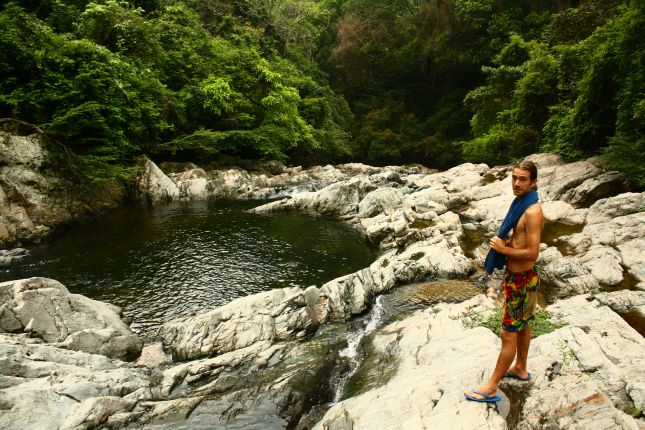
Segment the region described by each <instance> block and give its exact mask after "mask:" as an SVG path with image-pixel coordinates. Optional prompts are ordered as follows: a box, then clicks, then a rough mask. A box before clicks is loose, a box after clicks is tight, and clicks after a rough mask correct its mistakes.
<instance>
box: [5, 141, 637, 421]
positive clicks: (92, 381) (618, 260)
mask: <svg viewBox="0 0 645 430" xmlns="http://www.w3.org/2000/svg"><path fill="white" fill-rule="evenodd" d="M531 158H532V159H533V160H534V161H535V162H536V163H537V164H538V167H539V169H540V178H539V187H540V190H539V191H540V196H541V200H542V203H543V207H544V212H545V217H546V218H547V221H548V223H547V227H546V228H545V235H544V238H543V241H544V243H543V244H542V245H541V255H540V264H541V265H542V268H543V269H542V270H543V277H544V283H545V289H544V295H545V300H546V301H547V302H549V303H551V304H550V306H549V307H548V310H549V311H550V312H551V313H552V315H553V317H552V319H553V321H554V322H556V323H560V324H562V325H563V326H562V327H561V328H558V329H557V330H555V331H554V332H552V333H550V334H546V335H543V336H540V337H538V338H536V339H535V340H534V342H533V343H532V346H531V351H530V356H531V362H530V364H531V372H532V374H533V375H534V378H533V380H532V382H531V383H528V384H524V385H522V384H521V383H512V382H507V383H506V385H504V386H502V390H503V391H504V392H505V393H506V394H507V395H508V398H509V399H510V401H511V403H512V405H511V406H512V407H513V408H515V409H514V410H516V411H517V410H520V409H521V413H517V414H515V417H514V418H513V419H512V420H510V421H507V420H505V419H504V418H503V417H502V415H500V413H499V412H498V411H497V410H496V408H495V406H493V405H482V404H474V403H471V402H467V401H466V400H465V399H464V398H463V395H462V393H463V391H464V390H465V389H467V388H470V387H471V386H476V385H477V384H479V383H480V382H481V381H482V380H483V379H484V378H485V377H486V376H487V374H488V372H489V371H490V368H491V366H492V365H493V363H494V360H495V357H496V355H497V352H498V349H499V340H498V339H497V338H496V336H495V335H494V334H493V333H492V332H490V331H489V330H488V329H485V328H483V327H476V326H475V325H474V324H473V321H474V320H475V318H474V316H475V315H487V314H488V313H490V312H493V311H494V308H495V302H494V300H493V299H491V298H488V297H486V296H485V295H484V294H481V295H479V296H477V297H475V298H473V299H471V300H468V301H465V302H462V303H456V304H437V305H433V306H430V307H428V308H426V309H422V310H419V311H417V312H415V313H413V314H411V315H409V316H406V317H405V318H403V319H401V320H399V321H395V322H393V323H391V324H389V325H387V326H385V327H383V328H381V329H378V330H376V332H375V333H374V335H373V336H371V337H370V347H369V350H370V354H371V355H370V356H369V357H368V360H369V362H370V363H372V364H373V369H372V370H370V369H367V370H365V372H364V373H365V375H366V376H365V377H366V378H367V379H368V380H370V378H372V379H371V380H372V382H371V383H366V384H365V386H364V387H363V388H360V387H359V389H358V390H355V392H353V393H352V396H351V397H349V398H347V399H344V400H342V401H340V402H338V403H335V404H325V402H331V399H332V395H333V393H331V388H330V386H329V382H330V381H329V375H331V374H333V373H334V372H333V371H332V368H333V366H334V364H335V362H336V361H337V353H336V351H338V350H339V348H341V347H342V346H343V343H344V340H343V336H342V333H343V331H344V328H343V327H345V326H344V324H347V323H350V322H351V321H352V320H353V319H354V318H355V317H357V316H360V315H363V314H365V312H367V311H368V310H369V309H370V307H371V306H372V304H373V303H374V299H375V297H376V296H378V295H381V294H385V293H388V292H392V291H393V290H394V289H395V288H397V287H399V286H401V285H406V284H407V285H409V284H411V283H414V282H421V281H429V280H435V279H446V278H456V279H464V280H467V279H468V280H470V282H473V283H475V284H478V285H479V286H480V287H481V288H482V291H484V290H485V289H486V287H488V286H491V285H496V284H497V283H498V279H496V278H495V277H492V278H487V277H484V276H482V275H481V269H480V267H481V262H482V259H483V257H482V256H483V255H484V253H485V251H486V249H485V247H486V242H487V241H486V239H485V238H486V237H487V236H489V235H491V234H493V233H494V232H495V231H496V230H497V228H498V226H499V223H500V222H501V219H502V218H503V216H504V214H505V211H506V209H507V207H508V205H509V204H510V201H511V199H512V198H513V195H512V193H511V191H510V190H511V186H510V177H509V171H510V167H509V166H499V167H493V168H490V167H489V166H486V165H483V164H480V165H473V164H464V165H460V166H457V167H455V168H453V169H450V170H448V171H445V172H433V171H427V170H424V169H421V168H405V167H385V168H376V167H371V166H365V165H361V164H347V165H341V166H325V167H316V168H312V169H301V168H287V167H284V166H280V165H277V164H269V165H266V166H265V169H264V170H263V171H261V172H254V173H250V172H247V171H243V170H240V169H228V170H207V169H203V168H200V167H198V166H195V165H193V164H189V163H186V164H162V165H161V166H159V167H158V166H156V165H155V164H154V163H152V162H151V161H149V160H146V161H144V163H143V165H142V167H143V168H142V169H141V174H140V177H139V181H138V184H139V185H138V186H137V187H136V193H135V195H136V197H137V199H138V200H140V201H142V202H148V203H152V204H157V203H159V202H163V201H169V200H180V199H211V198H213V199H214V198H222V197H227V198H280V199H279V200H275V201H273V202H271V203H268V204H264V205H261V206H259V207H257V208H255V209H254V211H256V212H272V211H284V210H298V211H308V212H311V213H313V214H315V215H317V216H332V217H337V218H340V219H343V220H345V221H346V222H349V223H351V224H352V225H355V226H356V227H357V228H359V229H361V231H363V232H364V233H365V236H366V238H367V239H368V240H369V241H371V242H373V243H375V244H378V246H379V247H380V249H381V250H382V253H381V255H380V257H379V258H378V259H377V260H376V261H375V262H374V263H373V264H371V265H370V266H369V267H366V268H364V269H362V270H359V271H358V272H355V273H352V274H349V275H346V276H343V277H341V278H338V279H335V280H333V281H330V282H328V283H326V284H323V285H320V286H316V285H314V286H311V287H309V288H307V289H304V290H302V289H299V288H285V289H280V290H273V291H269V292H266V293H261V294H257V295H253V296H249V297H244V298H241V299H237V300H235V301H233V302H231V303H229V304H227V305H225V306H222V307H220V308H217V309H213V310H210V311H207V312H205V313H203V314H201V315H197V316H194V317H190V318H183V319H179V320H175V321H168V322H167V323H166V324H164V325H163V326H162V328H161V329H160V331H159V336H158V343H153V344H149V345H146V346H143V349H142V342H141V341H140V340H138V339H137V338H136V336H133V335H132V334H131V332H129V330H128V328H127V326H125V325H124V324H123V323H122V322H121V321H120V319H119V316H118V315H119V309H117V308H114V307H113V306H110V305H106V304H100V303H98V302H94V301H91V300H89V299H85V298H82V296H78V295H73V294H70V293H69V292H67V291H66V289H65V288H64V287H63V286H62V285H60V284H59V283H58V282H56V281H53V280H47V279H42V278H34V279H31V280H21V281H13V282H7V283H4V284H0V295H1V296H2V298H3V300H2V307H1V308H0V331H2V332H4V333H2V334H0V351H1V352H0V361H2V366H1V368H2V370H1V371H0V373H1V375H0V409H1V410H2V413H1V414H0V426H1V427H3V428H15V429H18V428H20V429H24V428H52V429H54V428H65V429H67V428H112V429H121V428H150V429H153V428H154V429H157V428H159V429H162V428H191V429H194V428H222V429H223V428H258V429H259V428H262V429H267V428H302V429H304V428H311V427H315V428H320V429H351V428H354V429H360V428H364V429H368V428H369V429H372V428H392V429H404V428H405V429H409V428H419V429H421V428H438V429H439V428H446V429H447V428H450V429H452V428H465V427H469V428H470V427H484V428H507V427H508V423H509V422H511V423H512V426H513V427H515V428H520V429H538V428H563V429H564V428H567V429H568V428H603V429H604V428H617V429H619V428H620V429H643V428H645V420H643V418H642V412H639V411H642V410H643V407H644V404H645V373H644V372H643V371H642V369H644V368H645V340H644V339H643V336H642V332H641V333H639V332H638V331H637V330H636V329H635V328H634V327H638V324H639V321H640V322H641V324H642V321H643V318H644V317H645V291H644V290H645V252H643V251H644V250H645V242H644V241H643V237H645V195H644V194H643V193H629V192H624V191H625V190H624V185H623V183H622V179H621V177H620V175H619V174H617V173H615V172H606V171H604V170H603V169H602V168H601V167H599V166H598V165H597V163H596V161H595V160H593V159H590V160H585V161H580V162H576V163H568V164H566V163H564V162H563V161H562V160H561V159H559V158H558V157H555V156H551V155H546V154H541V155H535V156H532V157H531ZM281 197H284V198H281ZM621 316H623V317H625V318H626V319H627V320H628V321H630V322H631V323H632V325H633V326H630V325H629V324H628V323H627V322H626V321H625V319H623V318H622V317H621ZM140 351H141V354H140V356H139V352H140ZM137 356H139V358H137V359H136V361H124V360H130V359H133V358H136V357H137ZM370 372H372V373H375V374H378V375H379V376H378V377H376V376H374V375H371V373H370ZM370 375H371V376H370ZM375 380H377V381H378V383H374V382H373V381H375ZM312 399H313V400H312ZM34 402H37V403H38V404H39V405H42V407H39V408H38V409H34V408H33V407H32V405H33V404H34ZM639 414H640V418H638V416H639ZM511 415H513V414H511ZM634 416H636V418H635V417H634Z"/></svg>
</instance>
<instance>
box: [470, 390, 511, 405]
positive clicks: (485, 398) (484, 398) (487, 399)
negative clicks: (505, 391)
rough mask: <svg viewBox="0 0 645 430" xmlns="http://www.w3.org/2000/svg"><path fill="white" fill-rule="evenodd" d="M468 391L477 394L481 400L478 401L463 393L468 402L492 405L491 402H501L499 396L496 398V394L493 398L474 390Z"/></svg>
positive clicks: (476, 398)
mask: <svg viewBox="0 0 645 430" xmlns="http://www.w3.org/2000/svg"><path fill="white" fill-rule="evenodd" d="M470 391H472V392H473V393H475V394H479V395H480V396H482V398H481V399H480V398H478V397H473V396H469V395H468V394H466V393H464V397H465V398H467V399H468V400H472V401H473V402H480V403H493V402H499V401H500V400H502V398H501V397H500V396H498V395H497V394H496V395H494V396H489V395H488V394H484V393H482V392H479V391H477V390H474V389H473V390H470Z"/></svg>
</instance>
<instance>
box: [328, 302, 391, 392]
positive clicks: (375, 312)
mask: <svg viewBox="0 0 645 430" xmlns="http://www.w3.org/2000/svg"><path fill="white" fill-rule="evenodd" d="M382 298H383V296H378V297H377V298H376V302H375V303H374V306H372V310H371V311H370V313H369V315H368V316H367V318H365V321H366V323H365V326H364V327H363V328H361V329H360V330H356V331H354V332H352V333H350V334H349V335H348V336H347V347H346V348H344V349H342V350H340V351H339V352H338V355H339V356H340V357H343V358H345V359H347V360H348V361H349V370H348V371H347V372H346V373H345V374H344V375H341V377H340V378H339V379H338V380H337V381H336V387H335V388H334V403H337V402H339V401H340V399H341V397H342V396H343V392H344V391H345V386H346V385H347V383H348V382H349V380H350V379H351V378H352V376H354V374H355V373H356V372H357V371H358V368H359V367H360V364H361V362H360V361H359V352H358V347H359V345H360V344H361V341H362V340H363V338H364V337H365V336H369V335H370V334H371V333H373V332H374V330H376V329H377V328H379V327H380V325H381V324H382V322H383V317H384V315H385V310H384V308H383V303H382Z"/></svg>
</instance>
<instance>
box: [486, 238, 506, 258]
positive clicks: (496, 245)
mask: <svg viewBox="0 0 645 430" xmlns="http://www.w3.org/2000/svg"><path fill="white" fill-rule="evenodd" d="M490 247H491V249H494V250H495V251H497V252H499V253H500V254H503V252H502V251H503V250H504V249H505V248H506V241H505V240H504V239H502V238H499V237H497V236H493V237H492V238H491V240H490Z"/></svg>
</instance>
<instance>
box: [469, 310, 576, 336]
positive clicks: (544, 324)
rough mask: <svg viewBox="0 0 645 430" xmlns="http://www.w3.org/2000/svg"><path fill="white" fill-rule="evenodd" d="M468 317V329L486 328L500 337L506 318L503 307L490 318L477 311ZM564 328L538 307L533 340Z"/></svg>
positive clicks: (492, 313)
mask: <svg viewBox="0 0 645 430" xmlns="http://www.w3.org/2000/svg"><path fill="white" fill-rule="evenodd" d="M468 316H469V317H470V321H468V322H467V323H466V327H468V328H473V327H478V326H481V327H486V328H487V329H489V330H490V331H492V332H493V333H495V334H496V335H498V336H499V332H500V330H501V328H502V319H503V317H504V308H503V307H502V306H498V307H496V308H495V309H494V310H493V312H491V313H490V314H489V315H488V316H484V315H483V314H481V313H480V312H477V311H471V312H470V313H469V315H468ZM564 326H565V324H555V323H553V322H551V314H550V313H549V312H547V311H546V310H544V309H542V308H541V307H538V308H537V309H536V310H535V318H534V319H533V324H532V325H531V338H536V337H538V336H540V335H543V334H547V333H551V332H552V331H555V330H557V329H559V328H560V327H564Z"/></svg>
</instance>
